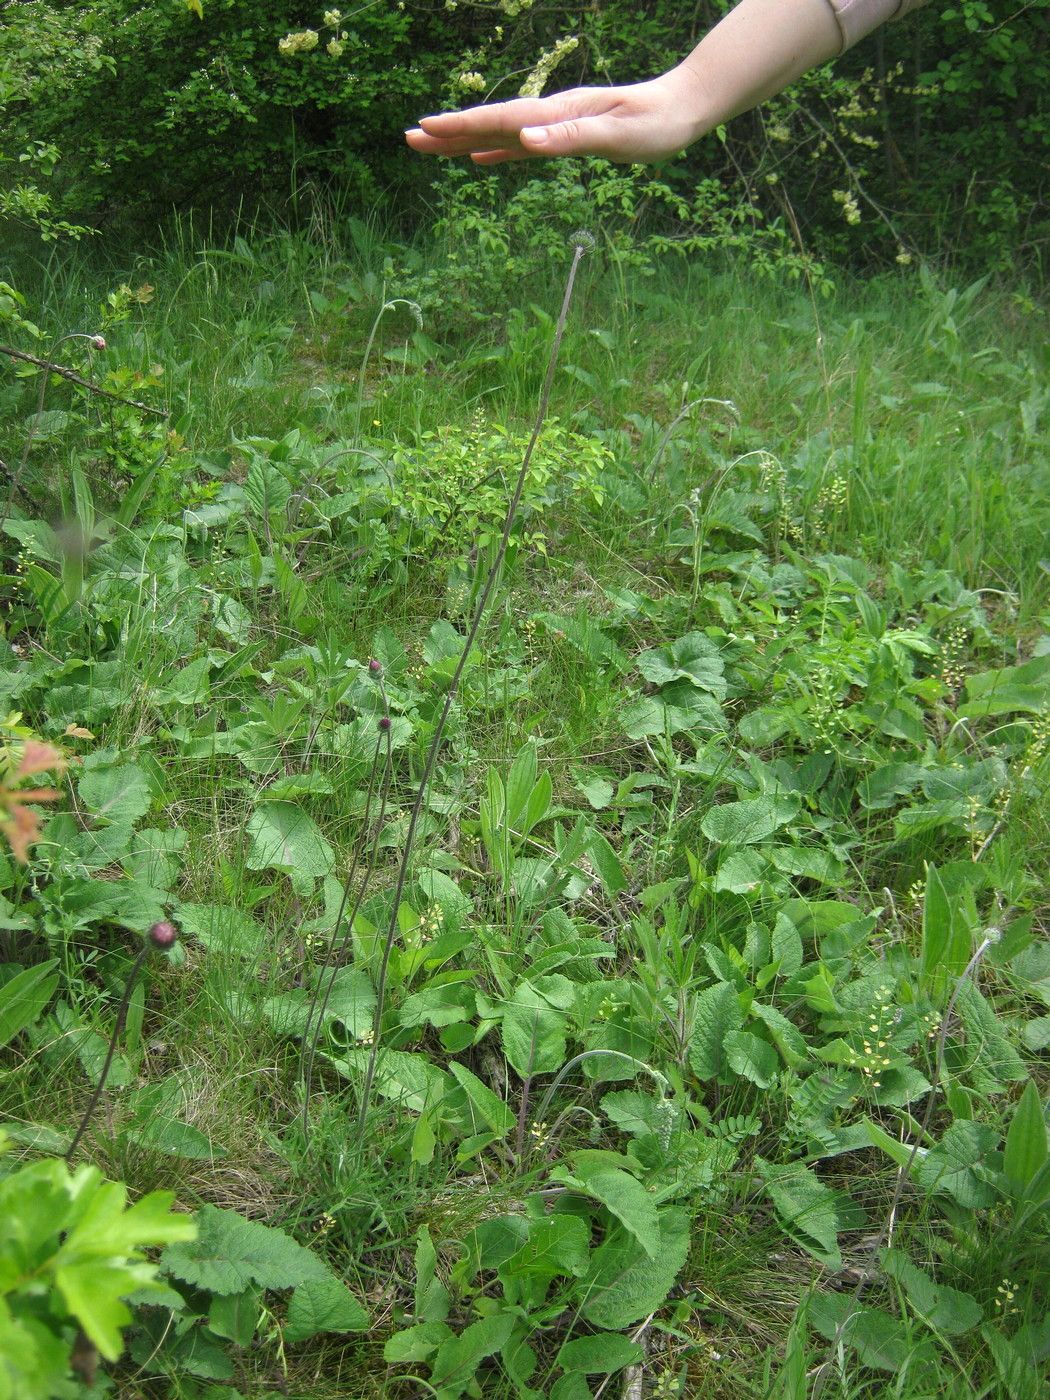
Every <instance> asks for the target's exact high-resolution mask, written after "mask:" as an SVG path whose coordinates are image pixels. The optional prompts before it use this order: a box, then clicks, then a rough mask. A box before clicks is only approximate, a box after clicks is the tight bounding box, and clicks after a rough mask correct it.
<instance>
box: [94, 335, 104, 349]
mask: <svg viewBox="0 0 1050 1400" xmlns="http://www.w3.org/2000/svg"><path fill="white" fill-rule="evenodd" d="M91 344H92V345H93V346H94V347H95V349H96V350H105V348H106V337H105V336H104V335H93V336H92V337H91Z"/></svg>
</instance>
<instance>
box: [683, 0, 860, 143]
mask: <svg viewBox="0 0 1050 1400" xmlns="http://www.w3.org/2000/svg"><path fill="white" fill-rule="evenodd" d="M842 44H843V36H842V31H841V29H840V27H839V24H838V22H837V20H836V18H835V12H834V10H833V9H832V7H831V5H830V4H829V0H741V3H740V4H738V5H737V6H736V7H735V8H734V9H732V10H730V12H729V13H728V14H727V15H726V16H725V18H724V19H723V20H721V21H720V22H719V23H718V24H717V25H715V27H714V29H712V30H711V31H710V32H709V33H708V34H706V35H705V36H704V38H703V39H702V40H701V42H700V43H699V44H698V45H697V47H696V48H695V49H694V50H693V52H692V53H691V54H690V55H689V57H688V58H686V59H685V60H684V61H683V62H682V63H681V64H679V66H678V67H677V68H676V69H673V70H672V72H671V73H669V74H668V75H667V76H668V78H670V79H672V80H673V81H674V82H675V84H676V86H680V88H681V91H682V100H683V101H684V102H687V103H688V104H689V106H690V112H691V115H692V116H693V117H694V118H695V122H696V128H697V131H696V134H697V136H701V135H703V134H704V133H705V132H708V131H711V130H713V129H714V128H715V127H716V126H719V125H720V124H721V123H722V122H726V121H729V119H730V118H731V117H735V116H737V115H738V114H739V113H740V112H747V111H750V109H751V108H752V107H756V106H758V104H759V103H760V102H763V101H765V99H766V98H768V97H772V96H773V94H774V93H777V92H780V91H781V89H782V88H785V87H786V86H787V85H788V84H789V83H791V82H794V80H795V79H796V78H798V77H800V76H801V74H803V73H805V72H808V70H809V69H810V68H815V67H817V66H818V65H819V64H821V63H826V62H827V61H828V60H829V59H830V58H833V57H834V56H835V55H836V54H837V53H839V52H840V51H841V49H842Z"/></svg>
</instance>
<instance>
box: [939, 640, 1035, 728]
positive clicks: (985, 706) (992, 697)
mask: <svg viewBox="0 0 1050 1400" xmlns="http://www.w3.org/2000/svg"><path fill="white" fill-rule="evenodd" d="M966 694H967V696H968V699H967V702H966V704H965V705H960V706H959V709H958V712H957V713H958V715H959V717H960V718H961V719H975V718H983V717H985V716H988V715H1005V714H1011V713H1014V712H1015V711H1018V712H1028V713H1030V714H1041V713H1042V712H1043V711H1044V710H1045V709H1046V707H1047V704H1048V703H1050V654H1047V655H1045V656H1036V657H1033V658H1032V660H1031V661H1026V662H1024V664H1023V665H1021V666H1004V667H1002V668H1000V669H999V670H995V671H982V672H981V673H980V674H979V675H976V676H970V677H968V679H967V681H966Z"/></svg>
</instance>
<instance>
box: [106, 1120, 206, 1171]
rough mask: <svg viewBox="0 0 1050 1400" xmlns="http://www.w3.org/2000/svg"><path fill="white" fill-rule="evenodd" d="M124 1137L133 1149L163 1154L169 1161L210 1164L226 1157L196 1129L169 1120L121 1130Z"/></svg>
mask: <svg viewBox="0 0 1050 1400" xmlns="http://www.w3.org/2000/svg"><path fill="white" fill-rule="evenodd" d="M124 1137H125V1138H126V1139H127V1141H128V1142H133V1143H134V1144H135V1145H136V1147H143V1148H146V1149H147V1150H148V1151H150V1152H163V1153H165V1154H166V1155H167V1156H170V1157H185V1158H186V1159H187V1160H188V1161H198V1162H213V1161H218V1160H219V1158H221V1157H225V1156H226V1149H225V1148H224V1147H220V1146H219V1144H218V1143H217V1142H212V1140H211V1138H209V1137H206V1136H205V1135H204V1133H202V1132H201V1131H200V1129H199V1128H195V1127H193V1125H192V1124H191V1123H180V1122H179V1121H178V1120H177V1119H173V1118H163V1117H157V1118H153V1119H150V1120H149V1121H148V1122H146V1123H143V1124H142V1126H141V1127H137V1128H127V1129H125V1131H124Z"/></svg>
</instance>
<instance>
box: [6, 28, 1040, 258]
mask: <svg viewBox="0 0 1050 1400" xmlns="http://www.w3.org/2000/svg"><path fill="white" fill-rule="evenodd" d="M511 8H513V5H511ZM728 8H729V4H728V0H706V2H705V3H700V4H698V5H695V6H693V7H689V6H682V5H679V4H672V3H668V0H657V3H655V4H650V5H646V6H645V7H644V8H643V9H642V11H641V12H640V10H639V7H638V6H637V5H636V4H635V3H632V0H599V3H596V4H593V5H590V6H587V7H583V6H580V5H572V4H561V3H550V4H544V5H542V6H539V5H537V6H535V7H533V8H530V9H524V10H523V11H522V12H521V13H520V14H517V15H511V14H507V13H504V11H503V10H502V9H501V8H500V7H499V6H498V5H495V4H491V5H484V6H482V5H470V4H466V3H461V4H459V5H458V6H456V7H454V8H452V9H448V8H446V7H445V6H444V4H442V3H439V0H435V2H434V3H430V4H420V3H417V0H406V4H405V6H404V8H403V9H402V8H399V7H398V6H397V5H396V4H395V3H393V0H381V3H378V4H372V5H370V6H367V7H364V8H362V9H361V10H360V11H359V12H357V13H353V12H352V11H351V10H347V11H346V18H345V19H344V20H343V26H345V28H346V29H347V31H348V34H349V38H348V41H347V43H346V48H345V52H344V53H343V54H342V55H341V56H340V57H338V58H333V57H332V56H331V55H329V54H328V53H327V52H326V51H325V48H324V45H325V42H326V40H327V38H328V37H330V31H324V30H323V25H322V16H323V13H324V10H325V5H324V3H323V0H317V3H316V4H311V3H303V0H270V3H267V4H265V5H261V6H260V5H258V4H256V3H253V0H204V4H203V19H199V18H198V17H197V16H196V15H195V14H194V13H193V12H192V11H191V10H190V9H189V8H188V7H187V5H186V3H185V0H151V3H141V2H140V0H90V2H89V3H87V4H84V3H70V2H69V0H66V2H65V3H63V0H51V2H50V3H41V0H30V3H2V4H0V108H2V109H3V110H4V121H3V135H2V136H0V162H3V164H0V180H2V181H3V182H5V183H10V181H11V180H13V179H16V178H22V177H24V175H25V173H26V165H27V162H25V161H24V160H23V161H22V162H21V164H19V162H18V157H19V156H24V155H25V154H26V153H27V152H32V151H33V150H35V149H38V147H37V146H36V145H35V144H34V143H42V144H43V145H45V146H47V145H50V144H52V143H53V144H54V145H55V146H56V147H57V148H58V150H59V152H60V154H61V157H62V159H61V160H60V162H59V163H58V165H57V166H56V167H55V172H54V174H52V175H50V177H49V183H48V184H47V186H46V188H47V192H48V193H49V194H50V195H51V197H52V200H53V202H54V203H55V206H56V207H57V208H60V209H61V210H62V211H63V212H65V213H67V214H69V215H72V216H77V217H80V218H83V219H85V220H87V221H89V222H90V221H96V222H97V221H105V220H106V219H107V217H112V216H113V215H114V214H115V213H118V212H119V213H121V214H122V215H126V213H127V212H128V211H129V210H136V211H139V212H143V211H148V212H150V213H151V214H152V213H155V212H156V210H157V208H158V206H159V207H162V208H163V207H165V206H170V205H178V206H186V205H188V204H193V205H197V206H202V205H212V204H216V203H217V204H220V205H226V206H230V205H233V204H235V203H238V202H241V201H247V203H249V204H254V203H257V202H259V201H263V200H281V201H283V200H285V199H286V198H287V196H288V192H289V190H290V189H293V190H294V189H301V188H302V187H303V185H304V184H305V183H306V182H308V181H309V182H315V183H316V182H318V181H322V180H323V181H327V180H334V181H336V182H337V183H338V184H339V186H340V187H341V188H343V189H346V188H348V187H349V189H350V190H351V192H352V193H353V195H354V196H355V197H358V198H359V199H360V200H362V201H365V200H371V199H377V198H379V197H381V196H386V195H388V194H389V193H390V192H391V191H392V190H396V193H397V200H396V203H397V207H398V209H399V210H400V211H401V212H402V213H403V214H404V215H405V216H406V217H408V218H417V219H418V218H419V217H420V215H421V214H424V215H425V211H426V209H427V207H428V205H429V203H430V201H431V199H432V195H431V183H432V182H433V181H434V179H435V175H437V174H438V168H437V167H435V166H434V164H433V163H432V162H429V161H422V160H420V159H419V158H418V157H417V156H414V155H413V154H411V153H410V152H408V151H407V150H406V148H405V147H404V145H403V142H402V138H401V132H402V129H403V128H404V127H405V126H407V125H410V124H412V123H413V122H414V121H415V120H416V119H417V117H418V116H419V114H420V113H421V112H425V111H432V110H435V109H437V108H440V107H444V106H448V105H451V104H454V103H459V104H461V105H465V104H467V103H469V102H473V101H476V100H479V98H478V95H477V94H475V93H473V92H469V91H468V92H464V89H462V88H461V87H458V86H457V82H456V79H457V78H458V75H459V74H461V73H462V72H464V71H468V70H472V71H480V72H482V73H483V75H484V78H485V81H486V85H487V86H486V95H491V96H492V97H493V98H494V99H496V98H503V97H510V96H513V95H515V93H516V92H517V90H518V87H519V86H520V84H521V82H522V80H523V78H524V75H525V74H526V73H527V72H528V71H529V70H530V69H531V67H532V66H533V65H534V63H535V62H536V59H537V58H538V57H539V55H540V53H541V52H542V51H543V50H544V49H547V48H550V46H551V45H552V44H553V43H554V42H555V41H557V40H558V39H559V38H562V37H565V36H569V35H578V36H579V37H580V44H579V47H578V48H577V49H576V50H575V52H573V53H572V54H570V55H569V57H568V58H567V59H566V60H565V61H564V62H563V63H562V65H561V66H560V68H559V69H558V70H557V72H556V73H555V74H554V76H553V78H552V80H551V82H550V83H549V84H548V89H547V90H548V91H551V90H555V89H556V88H558V87H565V86H568V85H572V84H575V83H605V82H623V81H631V80H634V79H637V78H642V77H648V76H651V75H652V74H654V73H656V72H658V71H661V70H662V69H663V68H665V67H667V66H669V65H670V64H672V63H673V62H675V61H677V60H678V59H679V58H680V57H681V56H682V55H684V54H685V53H687V52H688V50H689V49H690V47H691V46H692V45H693V44H694V43H696V42H697V41H698V39H699V38H700V36H701V35H702V34H703V33H704V32H705V30H706V29H707V28H708V27H710V25H711V24H712V23H713V22H714V21H715V20H716V19H717V18H718V16H719V14H720V13H722V12H724V11H725V10H726V9H728ZM1048 13H1050V12H1048V0H1033V3H1029V4H1021V5H1018V4H1017V3H1015V0H961V3H957V4H943V3H936V2H935V3H933V4H931V5H930V6H929V7H928V8H927V9H925V10H924V11H922V12H921V13H919V14H918V15H916V16H913V17H911V18H910V19H909V20H908V21H906V22H904V23H901V24H894V25H889V26H886V27H885V29H884V30H883V31H882V32H881V33H880V34H879V35H877V36H873V37H872V38H870V39H868V40H867V41H866V42H865V43H863V44H861V45H859V46H858V47H857V48H855V49H854V50H853V51H851V52H850V53H849V54H847V55H845V56H844V57H843V58H842V59H840V61H839V62H838V63H837V64H835V65H834V66H833V67H829V68H826V69H824V70H821V71H820V72H819V73H817V74H815V75H810V76H809V77H808V78H806V79H804V80H803V81H802V82H801V83H800V84H798V85H797V86H796V88H795V89H793V90H792V92H791V93H790V94H788V95H785V96H783V97H781V98H779V99H777V100H776V101H775V102H773V103H771V104H767V106H766V107H765V108H764V109H763V110H762V111H761V112H760V113H756V114H751V115H749V116H746V117H743V118H740V119H738V120H736V121H735V122H733V123H732V124H731V126H730V127H729V129H728V131H727V132H725V133H721V134H714V135H712V136H710V137H708V138H706V139H705V140H703V141H701V142H699V143H697V145H696V146H694V147H693V148H692V149H691V150H690V152H689V154H688V155H687V156H685V157H682V158H680V159H679V160H677V161H673V162H671V163H669V164H668V165H667V166H665V167H664V168H663V170H662V171H661V175H662V177H663V179H664V180H665V181H666V182H667V184H668V185H669V186H670V187H671V188H672V189H673V190H675V191H676V192H678V193H681V194H683V195H685V196H686V197H689V196H690V194H691V192H692V191H695V189H696V188H697V186H698V184H700V182H702V181H707V182H713V183H711V185H710V188H711V189H712V191H714V192H716V193H717V200H718V201H719V202H721V203H722V204H724V205H726V206H727V207H729V208H730V209H732V210H733V211H734V215H735V217H737V219H738V221H741V222H743V223H744V224H747V222H748V221H751V222H752V223H753V224H754V225H755V226H756V227H757V226H759V225H767V224H769V223H770V222H771V221H780V222H781V223H782V224H783V225H784V226H785V227H786V228H788V229H789V230H791V231H792V234H793V236H794V237H796V238H797V237H798V236H799V235H800V234H801V236H802V238H803V239H804V241H805V243H806V245H807V246H808V247H809V248H811V249H812V250H814V251H816V252H817V253H818V254H820V255H821V256H828V255H836V256H842V255H849V256H851V257H852V258H854V259H861V260H871V259H872V258H873V257H874V258H880V259H886V258H888V257H892V256H893V255H895V254H896V253H897V251H898V250H899V248H900V247H901V246H907V247H909V248H917V249H920V250H922V251H923V252H927V253H935V254H944V253H952V254H959V253H965V254H967V255H968V257H969V258H970V259H971V260H973V261H975V262H979V263H984V264H988V265H1000V266H1002V265H1006V264H1007V263H1009V262H1010V261H1012V260H1013V259H1014V258H1015V256H1016V254H1017V253H1018V252H1019V251H1023V252H1024V253H1025V254H1027V255H1028V256H1029V257H1034V258H1036V259H1037V260H1038V259H1039V258H1040V257H1041V256H1043V253H1044V249H1045V244H1046V236H1047V219H1046V213H1045V209H1046V201H1045V197H1044V196H1045V191H1046V179H1047V163H1046V151H1047V149H1048V147H1050V117H1048V114H1047V109H1046V92H1047V88H1048V86H1050V47H1048V44H1047V40H1046V35H1047V32H1048V30H1050V26H1048V24H1047V20H1048ZM307 27H309V28H316V29H320V30H322V33H321V44H320V45H319V46H318V48H317V49H315V50H314V51H313V52H309V53H303V54H297V55H294V56H286V55H282V54H281V53H279V51H278V41H279V40H280V39H281V38H282V37H283V36H284V35H285V34H286V33H287V32H289V31H297V30H302V29H304V28H307ZM498 36H499V37H498ZM771 133H772V136H771ZM29 164H31V162H30V163H29ZM4 165H6V169H5V168H4ZM537 170H538V167H535V166H531V165H530V166H526V167H519V168H514V169H505V170H502V171H499V172H497V173H495V174H493V173H491V172H489V173H485V174H481V173H479V174H478V175H477V176H476V177H475V178H476V179H477V180H478V181H487V182H491V181H493V180H495V181H497V182H499V183H500V184H501V185H507V186H509V187H511V188H514V187H517V186H519V185H520V184H521V183H522V182H523V181H525V180H528V179H530V178H535V176H536V174H537ZM836 189H837V190H840V191H845V192H850V193H852V194H853V195H854V196H855V197H856V198H857V199H858V201H859V203H860V208H861V213H862V218H861V221H860V223H859V224H857V225H855V226H850V225H848V224H847V223H846V222H845V220H844V218H843V210H842V206H841V201H839V202H836V201H835V200H833V199H832V198H831V195H832V191H833V190H836ZM385 202H389V201H385Z"/></svg>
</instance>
